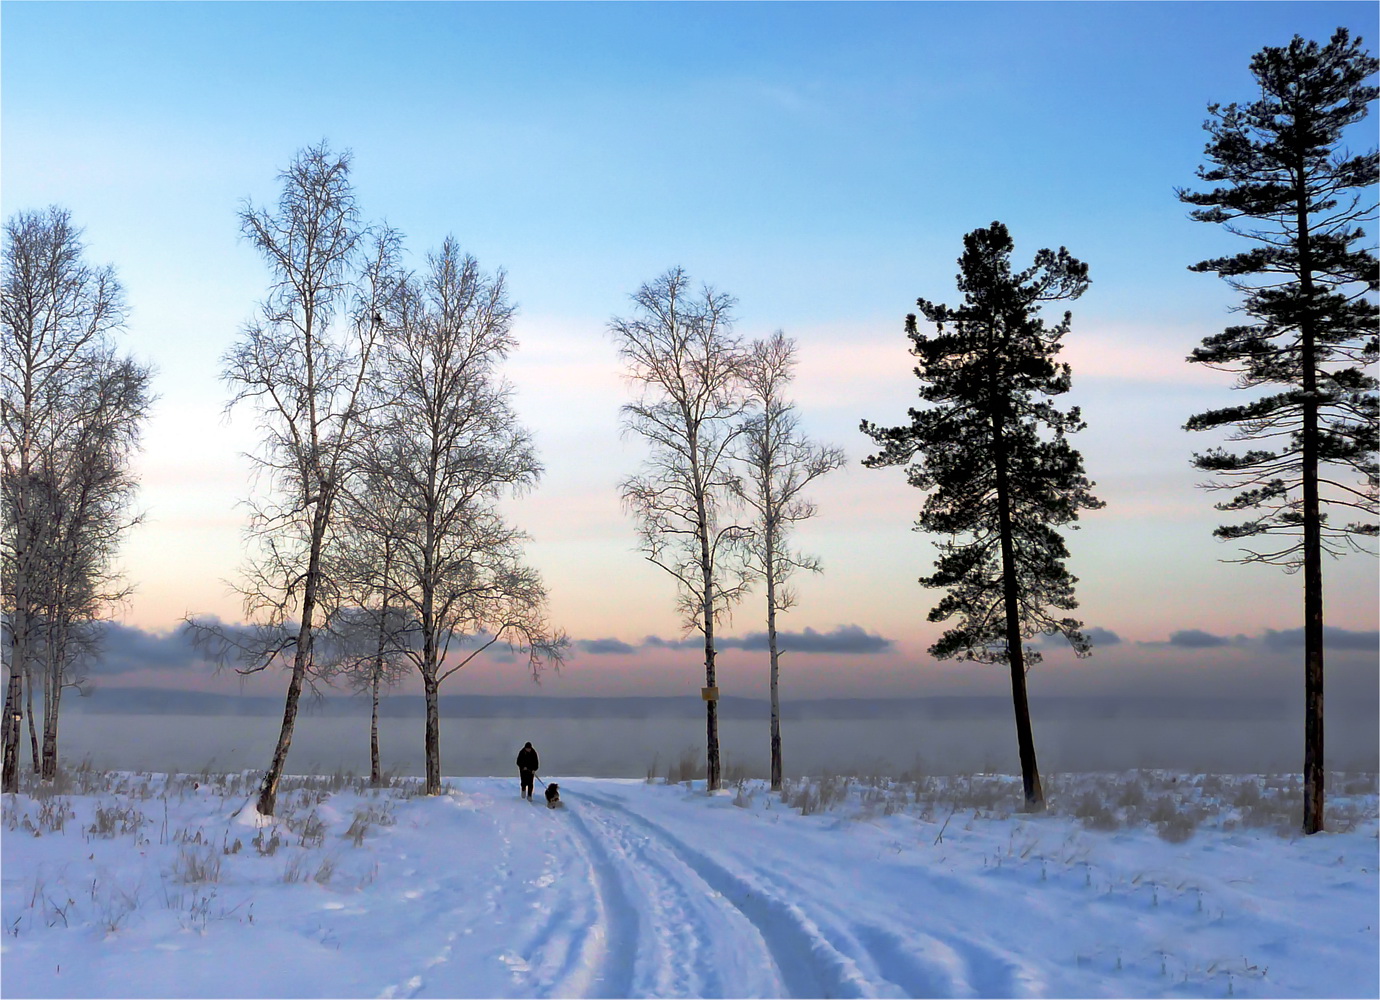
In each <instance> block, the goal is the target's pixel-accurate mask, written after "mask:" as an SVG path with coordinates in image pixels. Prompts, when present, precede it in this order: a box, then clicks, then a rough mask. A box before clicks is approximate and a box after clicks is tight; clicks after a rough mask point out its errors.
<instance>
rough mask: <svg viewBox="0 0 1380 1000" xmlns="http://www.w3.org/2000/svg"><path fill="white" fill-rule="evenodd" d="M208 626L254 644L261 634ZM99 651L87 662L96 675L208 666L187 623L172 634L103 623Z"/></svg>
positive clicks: (213, 621) (216, 622)
mask: <svg viewBox="0 0 1380 1000" xmlns="http://www.w3.org/2000/svg"><path fill="white" fill-rule="evenodd" d="M204 624H206V625H213V626H215V627H216V628H218V629H220V630H221V631H222V632H223V633H224V634H225V635H226V636H228V637H229V638H230V639H231V640H239V641H246V642H247V641H250V640H252V639H253V638H254V636H255V635H256V634H257V633H256V630H255V629H254V628H252V627H251V626H248V625H231V624H227V623H225V622H221V621H219V620H217V619H215V618H208V619H204ZM98 628H99V630H98V632H97V636H98V639H97V641H98V643H99V645H98V648H97V651H96V653H95V655H94V656H92V657H91V659H90V660H89V661H88V663H87V672H88V673H89V674H91V675H92V676H112V675H115V674H127V673H130V672H132V671H135V670H198V669H201V668H203V667H205V666H206V665H207V663H208V656H207V654H206V652H204V651H202V650H198V649H197V648H196V646H195V644H194V643H193V641H192V638H193V635H194V634H195V633H194V632H193V630H192V627H191V626H190V625H187V624H185V623H184V624H182V625H179V626H178V627H177V628H175V629H173V630H172V631H171V632H146V631H145V630H144V629H141V628H137V627H135V626H133V625H121V624H120V623H119V622H101V623H100V625H99V627H98Z"/></svg>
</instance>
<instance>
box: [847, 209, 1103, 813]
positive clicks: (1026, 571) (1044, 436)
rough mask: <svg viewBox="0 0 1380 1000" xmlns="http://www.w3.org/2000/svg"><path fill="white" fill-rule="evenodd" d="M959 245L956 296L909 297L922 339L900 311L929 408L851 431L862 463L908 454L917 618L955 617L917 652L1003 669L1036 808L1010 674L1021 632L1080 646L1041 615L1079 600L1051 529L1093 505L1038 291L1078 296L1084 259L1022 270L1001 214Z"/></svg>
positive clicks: (1049, 256)
mask: <svg viewBox="0 0 1380 1000" xmlns="http://www.w3.org/2000/svg"><path fill="white" fill-rule="evenodd" d="M963 245H964V253H963V256H962V257H961V258H959V267H960V274H959V276H958V288H959V291H961V292H962V293H964V304H963V305H962V306H960V307H959V308H957V309H951V308H949V307H948V306H944V305H939V304H937V303H934V302H930V301H927V300H925V299H920V300H918V302H917V304H918V306H919V308H920V312H921V313H922V314H923V315H924V317H925V319H926V320H928V321H929V322H930V323H932V324H934V326H935V333H934V335H932V336H927V335H925V334H922V333H921V332H920V330H919V326H918V323H917V320H916V317H915V315H914V314H912V315H910V316H907V317H906V335H907V336H909V337H910V340H911V343H912V347H911V353H912V354H913V355H914V356H915V357H916V358H917V365H916V368H915V372H916V374H917V375H918V376H919V378H920V381H921V388H920V398H921V399H922V400H924V401H925V402H927V403H930V404H932V405H931V406H929V407H926V408H924V409H915V408H912V409H911V410H910V420H911V422H910V424H909V425H907V426H901V427H891V428H883V427H878V426H876V425H875V424H871V423H869V422H867V421H863V423H862V430H863V432H864V433H866V434H868V435H869V436H870V437H871V438H872V439H873V441H875V442H876V443H877V444H878V445H880V446H881V447H882V451H881V452H879V453H878V454H876V455H873V456H872V457H870V458H868V459H866V460H864V462H863V464H864V465H866V466H868V467H869V468H881V467H883V466H890V465H901V464H903V463H906V462H912V460H913V459H916V458H917V456H918V461H914V462H912V464H911V465H910V466H909V468H908V469H907V470H906V471H907V478H908V480H909V482H910V484H911V485H912V486H915V487H917V488H919V489H922V490H927V491H929V495H928V496H927V497H926V498H925V504H924V507H923V509H922V510H921V512H920V516H919V518H918V519H917V521H916V530H918V531H928V532H933V533H935V534H937V535H941V536H947V538H948V540H947V541H942V542H936V547H937V548H938V550H939V558H938V560H937V561H936V563H935V571H934V573H933V574H932V575H930V576H928V577H922V578H921V580H920V583H921V585H922V586H925V587H934V588H936V589H944V590H947V593H946V594H945V596H944V597H943V598H942V599H941V600H940V601H939V603H938V604H937V605H936V606H935V607H934V608H933V609H932V610H931V611H930V613H929V620H930V621H932V622H941V621H947V620H949V619H950V618H956V619H957V623H956V625H954V627H952V628H950V629H948V630H947V631H946V632H945V633H944V634H943V635H942V636H941V637H940V639H939V641H938V642H936V643H935V644H934V645H933V646H931V647H930V654H931V655H932V656H935V657H936V658H938V659H949V658H954V657H956V658H959V659H965V660H975V661H978V662H982V663H1006V664H1008V665H1009V667H1010V670H1011V694H1012V700H1013V703H1014V707H1015V715H1016V737H1017V744H1018V747H1019V751H1020V760H1021V776H1022V780H1023V784H1024V790H1025V800H1026V804H1027V807H1028V808H1032V809H1038V808H1041V807H1042V806H1043V804H1044V793H1043V790H1042V789H1041V786H1040V771H1039V766H1038V764H1037V762H1036V758H1035V740H1034V735H1033V732H1032V730H1031V725H1030V710H1029V706H1028V704H1027V700H1026V677H1025V675H1026V671H1027V669H1028V667H1029V666H1030V665H1032V664H1034V663H1037V662H1039V660H1040V654H1039V652H1037V651H1036V650H1034V649H1031V648H1028V647H1026V646H1025V644H1024V640H1026V639H1030V638H1033V637H1034V636H1035V635H1037V634H1044V635H1055V634H1060V635H1063V636H1065V637H1066V638H1067V639H1068V641H1069V643H1070V645H1071V646H1072V647H1073V650H1074V652H1075V653H1076V654H1077V655H1079V656H1086V655H1088V654H1089V653H1090V652H1091V643H1090V642H1089V641H1088V638H1087V637H1086V636H1085V635H1084V634H1083V633H1082V632H1081V631H1080V629H1081V627H1082V623H1081V622H1079V621H1077V620H1075V619H1073V618H1069V617H1056V614H1057V613H1058V612H1059V611H1069V610H1072V609H1073V608H1075V607H1077V605H1078V602H1077V600H1076V599H1075V598H1074V591H1073V585H1074V584H1075V583H1076V582H1077V578H1076V577H1074V576H1073V575H1072V574H1070V573H1069V571H1068V570H1067V569H1066V568H1065V566H1064V560H1065V559H1066V558H1067V557H1068V549H1067V547H1066V546H1065V544H1064V539H1063V536H1062V535H1060V534H1059V532H1058V531H1056V530H1055V529H1056V528H1057V527H1059V526H1061V525H1066V524H1071V523H1072V522H1074V521H1076V520H1077V519H1078V512H1079V511H1080V510H1090V509H1095V508H1098V507H1101V506H1103V504H1102V502H1101V501H1100V500H1098V499H1097V498H1096V497H1094V496H1093V495H1092V493H1091V488H1092V486H1093V485H1094V484H1093V483H1092V482H1090V481H1089V480H1088V478H1087V476H1086V475H1084V472H1083V458H1082V456H1081V455H1080V454H1079V453H1078V452H1077V451H1075V450H1074V449H1073V448H1072V447H1071V446H1070V445H1069V443H1068V439H1067V435H1068V434H1071V433H1074V432H1076V431H1079V430H1081V429H1083V427H1084V426H1085V425H1084V423H1083V421H1082V418H1081V416H1080V414H1079V411H1078V408H1077V407H1071V408H1069V409H1068V410H1066V411H1060V410H1059V409H1057V408H1056V407H1055V405H1054V403H1053V402H1052V397H1054V396H1058V395H1060V394H1062V393H1065V392H1068V390H1069V386H1070V384H1071V379H1072V375H1071V372H1070V368H1069V365H1068V364H1067V363H1062V362H1057V361H1056V360H1055V358H1056V356H1057V355H1058V353H1059V351H1060V350H1061V347H1062V345H1061V343H1060V341H1061V340H1062V338H1063V336H1064V335H1065V334H1066V333H1067V332H1068V330H1069V325H1070V322H1071V318H1072V317H1071V314H1070V313H1068V312H1065V313H1064V316H1063V319H1062V320H1061V321H1060V322H1059V323H1058V324H1057V325H1055V326H1054V327H1052V328H1047V327H1046V326H1045V324H1044V320H1043V319H1041V318H1040V315H1039V313H1040V308H1041V303H1044V302H1052V301H1057V300H1060V299H1076V298H1077V297H1078V296H1080V295H1081V294H1083V292H1084V290H1085V289H1086V288H1087V287H1088V268H1087V265H1086V264H1083V263H1082V262H1080V261H1078V260H1076V259H1075V258H1074V257H1072V256H1070V255H1069V253H1068V251H1067V250H1065V249H1064V248H1063V247H1060V248H1059V250H1058V252H1055V251H1053V250H1048V249H1046V250H1041V251H1040V252H1039V253H1037V254H1036V255H1035V261H1034V264H1033V265H1032V266H1031V267H1030V268H1028V269H1026V270H1024V271H1020V272H1018V273H1013V272H1012V270H1011V251H1012V249H1013V247H1014V244H1013V242H1012V240H1011V235H1010V233H1009V232H1008V231H1007V229H1006V227H1005V226H1004V225H1002V224H1001V223H1000V222H993V223H992V225H991V226H989V227H987V228H986V229H977V230H974V231H973V232H971V233H969V234H968V235H967V236H965V237H964V238H963Z"/></svg>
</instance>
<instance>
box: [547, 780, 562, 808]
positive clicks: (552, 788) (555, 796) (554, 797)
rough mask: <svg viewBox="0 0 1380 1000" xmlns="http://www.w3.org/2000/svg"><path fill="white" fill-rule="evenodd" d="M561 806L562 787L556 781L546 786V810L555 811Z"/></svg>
mask: <svg viewBox="0 0 1380 1000" xmlns="http://www.w3.org/2000/svg"><path fill="white" fill-rule="evenodd" d="M560 804H561V786H560V785H558V784H556V783H555V782H554V781H553V782H551V783H550V784H549V785H547V786H546V808H548V809H555V808H556V807H557V806H559V805H560Z"/></svg>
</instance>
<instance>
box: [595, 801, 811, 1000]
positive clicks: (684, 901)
mask: <svg viewBox="0 0 1380 1000" xmlns="http://www.w3.org/2000/svg"><path fill="white" fill-rule="evenodd" d="M580 811H581V813H585V814H586V815H585V816H584V817H582V819H581V826H582V829H584V830H585V831H586V832H588V833H591V834H593V835H595V836H596V837H597V840H596V841H595V843H598V844H601V845H603V846H602V850H603V853H604V855H605V856H606V857H607V859H608V860H609V862H610V865H611V875H610V877H611V878H612V879H613V880H614V881H619V882H622V883H624V888H625V896H626V894H629V893H630V894H632V895H635V896H636V898H637V899H638V900H639V901H640V903H641V905H639V906H638V907H636V908H634V919H635V920H636V921H637V923H638V924H639V925H640V927H641V932H640V934H639V937H638V942H639V946H640V950H639V952H638V954H637V956H636V962H635V965H634V967H633V970H632V971H633V979H632V984H631V989H630V993H629V995H634V996H735V995H736V996H780V995H781V994H782V992H783V991H784V989H785V986H784V983H783V981H782V977H781V973H780V970H779V969H778V968H777V966H776V963H775V960H774V958H773V956H772V954H771V951H770V949H769V948H768V946H767V943H766V941H765V940H763V938H762V936H761V934H760V933H759V931H758V929H757V928H756V927H755V926H754V925H753V924H752V923H751V922H750V921H749V920H748V919H747V918H746V917H745V916H744V914H743V913H742V912H741V911H740V910H738V909H737V908H736V907H734V906H733V905H732V904H731V903H730V902H729V901H728V900H726V899H725V898H724V897H723V896H722V895H721V894H719V893H717V892H715V891H713V889H712V888H710V887H708V886H707V885H706V883H705V881H704V879H703V878H702V877H701V876H700V874H699V873H698V872H697V871H696V870H695V869H694V868H693V867H691V866H690V865H689V864H687V862H686V861H685V859H684V858H683V857H682V856H681V855H680V854H679V853H677V852H676V851H675V850H674V849H672V848H671V847H670V846H668V845H667V844H666V843H665V842H664V841H663V840H662V839H661V838H659V837H656V836H653V835H651V834H649V833H648V832H646V831H645V830H644V829H642V828H640V827H635V826H634V825H633V824H630V823H628V822H627V820H626V817H625V816H624V815H622V814H620V813H619V812H617V811H614V810H611V809H609V808H608V806H607V805H606V804H604V803H595V802H593V801H590V800H588V799H582V800H581V810H580Z"/></svg>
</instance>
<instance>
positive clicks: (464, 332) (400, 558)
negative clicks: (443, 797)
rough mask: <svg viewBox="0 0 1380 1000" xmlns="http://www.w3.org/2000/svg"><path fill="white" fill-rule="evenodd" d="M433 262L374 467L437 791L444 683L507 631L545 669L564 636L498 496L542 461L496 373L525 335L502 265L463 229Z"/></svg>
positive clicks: (412, 288) (414, 305)
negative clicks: (489, 268) (482, 263)
mask: <svg viewBox="0 0 1380 1000" xmlns="http://www.w3.org/2000/svg"><path fill="white" fill-rule="evenodd" d="M427 265H428V266H427V270H426V273H425V275H424V276H423V277H422V279H421V280H420V281H416V282H411V283H409V286H408V292H407V294H406V295H404V296H403V297H402V301H401V304H400V306H399V308H398V311H397V314H396V315H397V318H396V321H395V322H390V323H389V324H388V328H387V334H386V337H385V338H384V340H383V341H382V343H381V345H380V347H381V350H380V354H379V358H378V364H377V366H376V378H375V380H376V382H377V384H378V385H380V386H381V387H382V391H383V393H384V395H385V396H386V398H387V400H388V402H387V405H386V406H384V407H382V408H381V409H380V410H379V411H378V412H377V414H376V416H375V419H374V423H373V427H374V429H373V433H374V435H375V436H376V438H377V439H378V442H381V444H380V443H378V442H376V443H375V445H374V446H373V447H371V448H369V449H365V451H364V455H365V459H364V468H365V470H367V471H369V472H372V473H376V474H377V477H378V478H377V481H378V482H379V484H380V486H381V488H382V489H383V490H384V492H385V493H391V496H389V497H385V498H383V499H382V500H381V503H382V505H383V506H385V507H386V508H387V509H389V510H391V511H395V512H396V519H397V522H398V524H399V525H402V526H405V527H406V529H407V530H405V531H402V532H401V533H399V534H398V535H397V536H396V542H397V545H396V554H395V555H394V557H393V563H392V569H391V571H390V583H389V587H388V589H389V591H390V593H392V594H394V595H396V599H397V601H398V605H399V608H400V609H401V610H402V612H403V613H404V614H405V615H406V616H407V619H408V622H409V624H410V629H411V633H412V634H411V638H410V641H408V642H407V643H406V644H405V646H404V647H403V648H404V650H405V652H406V655H407V656H409V657H410V658H411V660H412V662H413V664H414V665H415V666H416V668H417V670H418V672H419V673H420V674H421V678H422V689H423V693H424V695H425V698H426V729H425V736H424V743H425V756H426V791H427V794H430V795H435V794H439V793H440V791H441V752H440V706H439V696H440V688H441V685H442V683H444V682H445V681H446V680H447V679H448V678H449V677H451V676H452V675H454V674H455V673H456V672H457V671H459V670H461V669H463V668H464V667H465V666H466V665H467V664H469V663H470V662H472V661H473V660H474V658H475V657H476V656H478V655H479V654H480V653H482V652H483V651H484V650H486V649H488V648H490V647H491V646H493V644H495V643H498V642H504V643H506V644H507V645H508V646H509V647H510V648H512V649H515V650H518V651H520V652H522V653H523V654H525V656H526V658H527V666H528V669H529V670H530V671H531V672H532V675H533V677H536V676H537V675H538V673H539V671H540V670H541V669H542V667H543V666H545V665H546V664H548V663H554V664H556V665H559V664H560V662H561V660H562V657H563V653H564V650H565V647H566V644H567V640H566V637H565V635H564V634H563V633H560V632H557V631H555V630H553V629H552V628H551V626H550V625H549V623H548V622H547V619H546V611H545V607H546V591H545V588H544V587H543V585H542V582H541V578H540V576H539V575H538V574H537V572H536V570H534V569H532V568H531V567H529V566H527V565H526V564H525V563H524V562H523V552H522V549H523V543H524V542H525V541H526V539H527V536H526V535H525V534H524V533H523V532H521V531H519V530H518V529H516V528H514V527H512V526H510V525H509V524H508V523H507V522H506V520H505V518H504V516H503V514H502V512H501V511H500V509H499V501H500V500H501V499H503V498H504V497H505V496H509V495H520V494H522V493H524V492H526V491H527V490H530V489H532V488H533V487H534V486H535V485H536V483H537V481H538V479H539V477H540V475H541V471H542V470H541V465H540V463H539V462H538V461H537V456H536V451H535V449H534V447H533V445H532V440H531V436H530V435H529V434H528V432H527V430H526V429H525V428H523V427H522V426H521V424H519V423H518V419H517V415H516V413H515V412H514V410H513V403H512V397H513V388H512V386H511V385H510V384H509V383H508V382H507V381H506V380H504V379H503V378H502V377H501V376H500V375H499V372H498V365H499V364H500V363H501V362H502V361H503V360H504V359H505V358H506V357H507V356H508V353H509V352H510V351H511V350H512V349H513V347H514V346H515V345H516V341H515V340H514V338H513V335H512V319H513V314H514V309H513V307H512V305H511V304H510V303H509V302H508V296H507V287H506V282H505V278H504V274H503V272H502V271H499V272H498V273H497V275H495V276H493V277H489V276H487V275H485V274H484V273H483V272H482V271H481V270H480V267H479V264H478V262H477V261H476V260H475V259H474V258H473V257H472V256H469V255H467V254H462V253H461V251H460V248H459V245H458V244H457V243H456V242H455V241H454V240H453V239H447V240H446V241H445V243H444V245H443V246H442V247H441V249H440V251H439V252H437V253H434V254H431V255H429V256H428V258H427ZM452 654H454V655H452Z"/></svg>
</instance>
